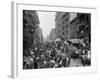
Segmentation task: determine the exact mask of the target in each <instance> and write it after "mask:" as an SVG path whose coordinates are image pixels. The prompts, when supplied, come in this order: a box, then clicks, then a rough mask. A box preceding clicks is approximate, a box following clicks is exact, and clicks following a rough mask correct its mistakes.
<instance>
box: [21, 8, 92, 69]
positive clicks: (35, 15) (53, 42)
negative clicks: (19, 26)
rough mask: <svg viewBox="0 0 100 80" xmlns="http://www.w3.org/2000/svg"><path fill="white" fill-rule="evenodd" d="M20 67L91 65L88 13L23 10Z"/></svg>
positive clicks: (89, 17) (40, 67) (89, 20)
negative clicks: (21, 58)
mask: <svg viewBox="0 0 100 80" xmlns="http://www.w3.org/2000/svg"><path fill="white" fill-rule="evenodd" d="M22 15H23V18H22V19H23V69H25V70H26V69H43V68H69V67H86V66H91V13H82V12H80V13H79V12H61V11H45V10H44V11H43V10H23V12H22Z"/></svg>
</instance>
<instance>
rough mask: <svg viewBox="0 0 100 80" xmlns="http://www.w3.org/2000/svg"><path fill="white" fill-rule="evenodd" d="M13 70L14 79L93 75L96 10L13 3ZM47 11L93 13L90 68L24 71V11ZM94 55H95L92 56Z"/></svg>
mask: <svg viewBox="0 0 100 80" xmlns="http://www.w3.org/2000/svg"><path fill="white" fill-rule="evenodd" d="M12 7H13V8H12V14H13V18H12V34H13V35H12V41H13V42H12V43H13V45H12V47H13V48H12V56H11V58H12V65H11V66H12V70H11V75H12V77H14V78H17V77H36V76H37V77H39V76H46V75H47V76H48V75H50V76H53V75H66V74H70V73H71V74H72V73H88V72H89V73H91V72H96V69H97V68H96V61H97V60H96V55H97V54H96V53H95V50H96V49H95V43H93V42H92V40H93V38H94V36H95V34H94V30H95V27H94V26H96V8H86V7H71V6H56V5H39V4H31V3H30V4H29V3H18V2H13V3H12ZM25 9H26V10H27V9H28V10H39V9H40V10H46V11H55V12H56V11H57V10H58V11H60V12H61V11H62V12H66V11H67V12H77V13H78V12H79V13H81V12H82V13H91V34H92V35H91V66H89V67H87V66H86V67H68V68H54V69H33V70H32V69H30V70H23V65H22V61H23V60H22V59H23V58H22V55H21V53H22V52H23V51H22V50H23V46H22V43H23V42H22V40H23V39H22V36H23V33H22V31H23V25H22V24H23V18H22V17H23V14H22V12H23V11H22V10H25ZM92 53H93V54H92Z"/></svg>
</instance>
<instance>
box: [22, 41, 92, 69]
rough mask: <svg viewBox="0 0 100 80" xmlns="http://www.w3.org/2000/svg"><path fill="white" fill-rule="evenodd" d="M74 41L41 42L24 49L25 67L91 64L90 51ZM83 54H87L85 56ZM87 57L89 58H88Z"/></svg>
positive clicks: (59, 66)
mask: <svg viewBox="0 0 100 80" xmlns="http://www.w3.org/2000/svg"><path fill="white" fill-rule="evenodd" d="M80 52H84V50H83V51H82V49H78V48H77V46H73V43H69V41H68V42H67V41H66V42H65V43H64V42H61V41H57V42H49V43H45V44H43V43H40V44H38V45H36V46H34V47H33V48H30V49H28V50H27V51H24V56H25V57H24V60H23V61H24V69H39V68H61V67H78V66H85V65H87V66H88V65H90V61H89V57H88V51H87V52H86V51H85V53H80ZM77 54H78V55H77ZM83 56H85V57H84V58H83ZM86 59H87V60H86Z"/></svg>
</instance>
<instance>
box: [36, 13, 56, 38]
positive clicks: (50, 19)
mask: <svg viewBox="0 0 100 80" xmlns="http://www.w3.org/2000/svg"><path fill="white" fill-rule="evenodd" d="M37 13H38V16H39V21H40V28H41V29H42V34H43V37H44V39H46V38H47V36H48V35H49V34H50V31H51V29H52V28H55V14H56V12H43V11H37Z"/></svg>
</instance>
